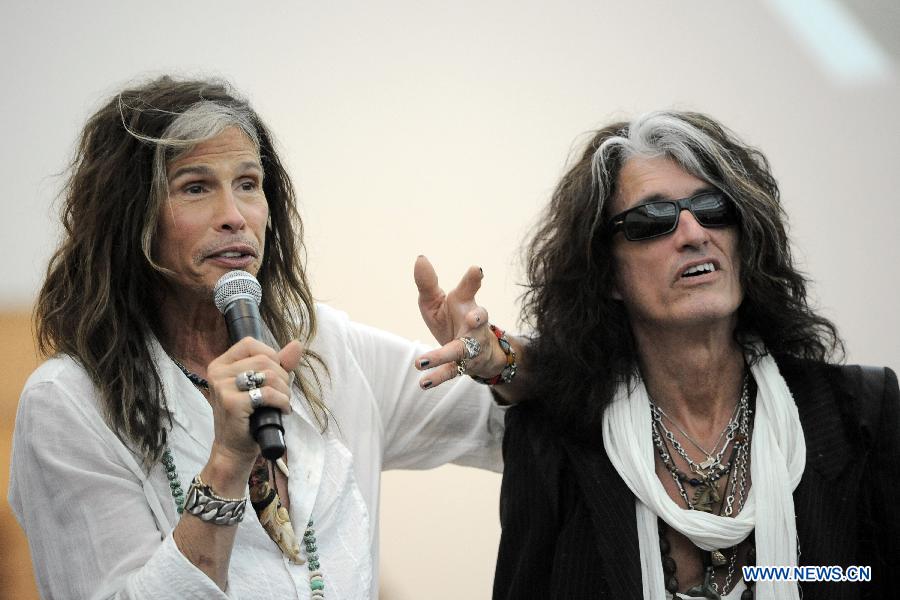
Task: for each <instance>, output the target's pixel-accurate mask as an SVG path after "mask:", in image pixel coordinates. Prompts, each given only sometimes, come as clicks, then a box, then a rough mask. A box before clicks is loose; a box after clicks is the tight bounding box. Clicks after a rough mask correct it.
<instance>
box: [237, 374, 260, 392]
mask: <svg viewBox="0 0 900 600" xmlns="http://www.w3.org/2000/svg"><path fill="white" fill-rule="evenodd" d="M265 382H266V374H265V373H260V372H258V371H244V372H243V373H238V375H237V376H235V378H234V383H235V385H236V386H237V389H239V390H241V391H242V392H249V391H250V390H252V389H253V388H258V387H262V385H263V384H264V383H265Z"/></svg>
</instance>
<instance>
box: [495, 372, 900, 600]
mask: <svg viewBox="0 0 900 600" xmlns="http://www.w3.org/2000/svg"><path fill="white" fill-rule="evenodd" d="M777 362H778V365H779V368H780V370H781V372H782V374H783V375H784V378H785V380H786V381H787V384H788V387H789V388H790V389H791V391H792V393H793V395H794V399H795V401H796V402H797V407H798V411H799V414H800V422H801V424H802V426H803V432H804V435H805V437H806V445H807V466H806V470H805V471H804V474H803V478H802V480H801V482H800V485H799V486H798V487H797V489H796V490H795V492H794V505H795V509H796V513H797V535H798V538H799V541H800V564H801V565H842V566H845V567H846V566H850V565H871V566H872V578H873V581H872V582H871V583H866V584H853V583H819V584H814V583H805V584H803V585H802V592H803V595H802V597H803V598H804V600H819V599H823V600H825V599H864V598H878V599H881V598H892V597H895V596H896V595H897V594H895V593H894V592H893V587H894V584H893V582H892V580H891V575H893V574H896V573H898V572H900V514H898V511H897V510H896V509H895V508H894V507H895V504H896V503H897V502H898V501H900V391H898V387H897V378H896V375H894V373H893V372H892V371H890V370H889V369H878V370H875V369H871V370H869V372H870V374H871V375H870V376H869V378H868V379H864V378H863V377H862V370H861V369H860V368H859V367H855V366H851V367H839V366H834V365H825V364H821V363H813V362H810V361H801V360H797V359H792V358H784V357H783V358H779V359H778V360H777ZM876 380H877V381H876ZM598 435H599V433H598ZM504 459H505V471H504V474H503V484H502V490H501V498H500V519H501V524H502V526H503V534H502V536H501V539H500V549H499V554H498V559H497V571H496V576H495V580H494V599H495V600H520V599H530V598H536V599H537V598H540V599H546V598H553V599H559V600H563V599H565V600H581V599H584V600H588V599H590V600H602V599H604V598H616V599H617V600H618V599H624V598H628V599H630V598H640V595H641V572H640V567H639V549H638V541H637V527H636V523H635V510H634V497H633V496H632V494H631V492H630V491H629V490H628V488H627V487H626V486H625V484H624V482H623V481H622V480H621V478H619V476H618V474H617V473H616V472H615V470H614V468H613V467H612V464H611V463H610V462H609V459H608V457H607V456H606V454H605V452H604V451H603V449H602V446H600V445H599V444H598V445H597V446H592V447H586V446H583V445H577V444H575V443H574V442H572V441H570V440H568V439H566V438H563V437H562V436H559V435H558V434H556V433H554V431H553V429H552V427H551V425H550V423H549V419H547V418H546V416H545V415H541V414H540V413H539V412H538V411H537V410H536V409H535V408H533V407H529V406H527V405H524V406H518V407H515V408H513V409H510V410H509V411H508V413H507V425H506V438H505V439H504Z"/></svg>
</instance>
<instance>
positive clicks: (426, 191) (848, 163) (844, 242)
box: [0, 0, 900, 600]
mask: <svg viewBox="0 0 900 600" xmlns="http://www.w3.org/2000/svg"><path fill="white" fill-rule="evenodd" d="M808 4H809V3H808ZM813 4H814V3H813ZM885 4H892V6H890V7H887V6H886V7H885V9H886V10H888V11H889V13H886V14H885V15H884V17H885V19H884V20H882V22H881V27H882V28H885V27H886V28H887V30H888V31H889V32H891V31H893V33H894V34H895V35H896V34H897V33H900V31H898V29H897V27H896V24H897V23H898V21H900V18H898V14H897V8H896V6H895V5H893V3H885ZM2 9H3V10H2V14H3V17H2V22H0V56H2V57H3V59H2V61H0V86H2V93H0V136H2V140H3V143H2V144H0V169H2V171H0V173H2V182H3V185H2V193H0V215H3V216H4V217H5V218H4V219H3V234H2V236H0V250H2V253H0V255H2V257H3V260H2V262H0V281H2V282H3V285H2V289H0V308H3V309H16V308H24V309H27V308H28V307H29V306H30V303H31V301H32V299H33V297H34V294H35V292H36V290H37V287H38V286H39V282H40V279H41V277H42V273H43V269H44V267H45V265H46V261H47V259H48V257H49V254H50V252H51V251H52V249H53V247H54V245H55V242H56V233H57V230H56V225H55V221H54V218H55V217H54V215H55V207H54V206H53V199H54V196H55V194H56V193H57V191H58V189H59V186H60V183H61V179H60V178H59V177H58V176H56V174H58V173H60V172H61V171H62V170H63V169H64V168H65V165H66V161H67V159H68V158H69V156H70V154H71V151H72V148H73V144H74V140H75V138H76V135H77V132H78V130H79V128H80V126H81V125H82V124H83V122H84V120H85V119H86V117H87V116H88V115H89V114H90V113H91V112H92V111H93V110H94V109H95V108H97V107H98V106H99V105H100V103H101V102H102V101H103V100H104V99H105V98H106V97H108V96H109V95H110V94H112V93H114V92H115V91H116V90H117V89H118V88H119V87H120V86H121V85H122V84H124V83H126V82H128V81H129V80H132V79H134V78H136V77H142V76H147V75H155V74H160V73H165V72H176V73H180V74H200V75H210V74H213V75H221V76H224V77H227V78H228V79H230V80H231V81H232V82H234V83H235V84H236V86H237V87H238V89H240V90H242V91H243V92H244V93H245V94H246V95H248V96H249V97H250V98H251V100H252V101H253V102H254V104H255V106H256V108H257V109H258V110H259V111H260V112H261V114H262V115H263V116H264V118H266V119H267V120H268V122H269V124H270V125H271V126H272V128H273V130H274V131H275V132H276V135H277V136H278V138H279V140H280V143H281V147H282V149H283V152H284V156H285V158H286V160H287V164H288V166H289V169H290V171H291V172H292V174H293V176H294V177H295V181H296V183H297V185H298V188H299V190H300V193H301V203H302V206H301V212H302V214H303V215H304V217H305V220H306V225H307V231H308V235H307V243H308V246H309V256H310V262H309V270H310V272H311V275H312V279H313V282H314V291H315V292H316V295H317V297H318V299H320V300H323V301H326V302H328V303H330V304H332V305H335V306H337V307H339V308H341V309H343V310H346V311H348V312H349V313H350V314H351V316H352V317H354V318H355V319H357V320H360V321H363V322H366V323H369V324H372V325H375V326H379V327H383V328H387V329H390V330H393V331H395V332H397V333H400V334H403V335H406V336H408V337H412V338H419V339H429V336H428V333H427V330H426V329H425V328H424V326H423V325H421V324H420V322H419V318H418V314H417V309H416V303H415V287H414V285H413V283H412V264H413V261H414V259H415V257H416V255H417V254H420V253H423V254H426V255H428V256H429V257H430V258H431V259H432V261H433V262H434V263H435V265H436V266H437V268H438V271H439V273H440V274H441V275H442V278H443V279H444V281H445V283H446V284H448V285H452V283H454V282H455V281H456V280H457V278H458V277H459V276H460V275H461V274H462V272H463V271H464V269H465V268H466V267H467V266H468V265H470V264H479V265H481V266H482V267H483V268H484V271H485V274H486V278H485V282H484V289H483V292H482V294H481V296H480V298H481V301H482V303H483V304H484V305H485V306H487V307H488V309H489V310H490V311H491V313H492V317H493V320H494V321H495V322H497V323H500V324H503V325H506V326H512V325H514V324H515V322H516V319H517V314H518V308H517V303H516V298H517V297H518V295H519V293H520V291H521V290H520V288H519V287H517V283H518V282H519V281H521V270H520V269H519V267H518V264H519V263H518V248H519V244H520V241H521V240H522V238H523V235H524V233H525V231H526V230H527V228H528V226H529V225H530V224H532V223H533V222H534V219H535V218H536V216H537V213H538V210H539V208H540V207H541V206H542V205H543V204H544V203H545V202H546V201H547V199H548V197H549V193H550V191H551V189H552V188H553V186H554V184H555V182H556V180H557V179H558V177H559V176H560V175H561V173H562V171H563V165H564V162H565V159H566V157H567V155H568V153H569V151H570V149H571V148H572V144H573V141H574V140H575V139H576V138H577V137H578V136H579V135H580V134H582V133H583V132H585V131H588V130H590V129H592V128H595V127H597V126H599V125H602V124H603V123H605V122H606V121H607V120H609V119H610V118H613V117H619V116H625V115H631V114H634V113H636V112H640V111H644V110H649V109H653V108H659V107H673V106H674V107H679V108H691V109H697V110H701V111H705V112H709V113H711V114H713V115H714V116H716V117H718V118H720V119H721V120H722V121H724V122H725V123H726V124H728V125H729V126H731V127H732V128H733V129H735V130H736V131H738V132H739V133H740V134H741V135H742V136H743V137H744V138H745V139H746V140H748V141H750V142H752V143H754V144H756V145H758V146H759V147H761V148H763V149H764V151H765V152H766V153H767V155H768V157H769V158H770V160H771V162H772V164H773V165H774V171H775V173H776V175H777V177H778V178H779V180H780V182H781V185H782V191H783V198H784V202H785V206H786V209H787V211H788V213H789V215H790V217H791V224H792V232H793V236H794V240H795V243H796V250H797V253H798V255H799V257H800V258H801V262H802V264H803V266H804V268H805V270H806V272H807V273H808V274H809V275H810V276H811V277H812V279H813V280H814V281H815V282H816V283H815V286H814V287H813V292H814V297H815V298H816V300H817V302H818V304H819V305H820V306H821V308H822V311H823V312H824V313H825V314H826V315H827V316H829V317H830V318H832V319H834V320H835V321H836V323H837V324H838V326H839V327H840V330H841V332H842V333H843V335H844V336H845V338H846V341H847V345H848V349H849V358H850V360H852V361H855V362H867V363H878V364H888V365H891V366H892V367H894V368H895V369H896V368H897V367H900V342H898V334H900V316H898V310H897V301H896V297H897V295H898V292H900V267H898V265H900V244H898V242H897V241H896V239H897V235H898V228H900V207H898V188H900V177H898V169H897V168H896V166H895V163H896V162H897V161H898V158H900V156H898V151H897V149H896V140H897V139H900V119H898V116H897V109H898V106H900V102H898V100H900V93H898V92H900V87H898V83H897V66H896V65H897V56H896V54H894V55H890V54H889V59H890V61H889V68H888V70H887V73H886V74H885V75H883V76H880V77H876V78H874V79H871V80H869V81H867V82H863V83H862V84H853V85H851V84H847V83H841V82H840V81H838V80H836V79H834V78H832V77H829V75H828V73H827V71H825V70H823V69H822V68H820V64H819V63H818V62H817V61H816V59H815V58H814V56H813V55H812V54H810V52H809V50H808V48H807V47H806V46H805V45H804V44H803V43H802V42H801V41H800V40H799V39H798V38H797V37H795V36H794V35H793V34H792V33H791V31H790V30H789V28H788V27H787V26H786V25H785V23H784V22H783V21H781V20H780V19H779V18H778V16H777V13H776V12H775V11H773V10H772V9H771V5H770V4H759V3H754V2H715V1H711V0H710V1H703V0H685V1H681V2H672V1H671V0H653V1H643V2H616V1H611V0H580V1H569V2H559V3H556V4H555V5H553V6H551V5H550V4H549V3H543V2H533V1H528V0H517V1H512V0H499V1H495V2H469V1H458V2H437V1H433V0H407V1H403V0H388V1H383V2H362V1H353V0H349V1H345V2H316V3H314V2H274V1H273V2H257V3H250V2H233V1H227V2H225V1H221V0H220V1H215V2H213V1H209V0H198V1H194V2H174V1H171V0H157V1H156V2H152V3H146V2H144V3H133V2H124V1H121V0H115V1H113V0H82V1H80V2H62V1H60V2H49V1H33V2H24V1H20V2H14V1H11V0H3V1H2ZM810 18H815V15H814V14H811V15H810ZM498 489H499V477H498V476H496V475H493V474H486V473H479V472H474V471H469V470H464V469H459V468H455V467H447V468H443V469H439V470H437V471H434V472H431V473H415V474H408V473H390V474H388V475H386V477H385V482H384V494H383V496H384V500H383V514H382V525H383V531H382V546H383V564H382V569H383V579H384V588H385V592H386V593H385V599H388V598H393V599H395V600H408V599H412V598H429V599H444V598H446V599H450V598H454V599H455V598H460V597H469V598H488V597H489V595H490V585H491V576H492V570H493V560H494V556H495V551H496V540H497V536H498V535H499V528H498V525H497V493H498Z"/></svg>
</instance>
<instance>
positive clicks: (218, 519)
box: [184, 475, 247, 525]
mask: <svg viewBox="0 0 900 600" xmlns="http://www.w3.org/2000/svg"><path fill="white" fill-rule="evenodd" d="M245 508H247V498H221V497H219V496H216V495H215V494H214V493H213V491H212V490H211V489H210V487H209V486H208V485H207V484H205V483H203V480H202V479H200V475H197V476H196V477H194V480H193V481H192V482H191V487H190V488H188V493H187V498H185V500H184V510H185V511H186V512H189V513H191V514H192V515H194V516H196V517H200V518H201V519H202V520H204V521H206V522H207V523H215V524H216V525H236V524H237V523H240V522H241V521H243V520H244V509H245Z"/></svg>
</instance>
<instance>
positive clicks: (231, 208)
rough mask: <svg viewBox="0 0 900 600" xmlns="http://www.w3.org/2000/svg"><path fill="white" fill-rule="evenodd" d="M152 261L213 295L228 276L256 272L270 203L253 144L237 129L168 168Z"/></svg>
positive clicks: (188, 285)
mask: <svg viewBox="0 0 900 600" xmlns="http://www.w3.org/2000/svg"><path fill="white" fill-rule="evenodd" d="M166 178H167V179H168V184H169V196H168V200H167V201H166V202H165V203H164V204H163V206H162V207H161V210H160V218H159V225H158V226H157V235H156V241H155V244H154V258H155V260H156V261H157V262H158V263H159V264H160V265H161V266H163V267H166V268H168V269H171V270H172V271H173V272H174V273H175V282H176V285H177V286H178V287H180V288H182V289H183V290H190V291H193V292H197V293H202V294H211V290H212V289H213V287H214V286H215V283H216V281H218V279H219V277H221V276H222V275H223V274H224V273H226V272H227V271H231V270H234V269H242V270H244V271H247V272H249V273H252V274H254V275H255V274H256V273H257V272H258V271H259V267H260V264H261V263H262V258H263V257H262V252H263V248H264V246H265V233H266V222H267V220H268V218H269V205H268V203H267V202H266V196H265V194H264V193H263V189H262V179H263V170H262V166H261V165H260V161H259V154H258V152H257V150H256V146H255V145H254V144H253V142H252V141H251V140H250V138H248V137H247V135H246V134H245V133H244V132H243V131H241V130H240V129H238V128H237V127H229V128H227V129H225V130H224V131H223V132H222V133H221V134H219V135H218V136H216V137H214V138H212V139H210V140H207V141H205V142H202V143H200V144H198V145H197V147H195V148H194V149H193V150H192V151H191V152H190V153H188V154H186V155H184V156H182V157H180V158H178V159H176V160H174V161H172V162H171V163H170V164H169V165H168V167H167V169H166Z"/></svg>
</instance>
